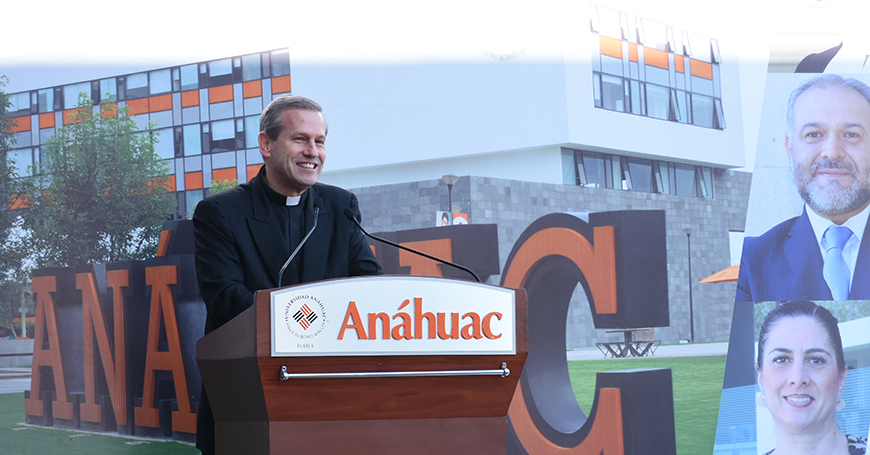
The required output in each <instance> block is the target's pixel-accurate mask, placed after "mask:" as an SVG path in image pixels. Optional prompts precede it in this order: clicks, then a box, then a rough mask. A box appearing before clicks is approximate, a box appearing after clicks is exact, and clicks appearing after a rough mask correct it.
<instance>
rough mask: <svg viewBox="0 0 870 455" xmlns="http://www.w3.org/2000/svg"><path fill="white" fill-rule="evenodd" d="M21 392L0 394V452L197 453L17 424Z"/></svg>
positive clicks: (167, 445)
mask: <svg viewBox="0 0 870 455" xmlns="http://www.w3.org/2000/svg"><path fill="white" fill-rule="evenodd" d="M22 422H24V394H23V393H6V394H0V453H2V454H4V455H30V454H33V455H36V454H39V455H50V454H63V455H93V454H102V455H109V454H111V455H114V454H137V455H145V454H150V455H158V454H163V455H184V454H191V455H192V454H199V450H196V448H194V447H193V446H191V445H187V444H182V443H179V442H174V441H143V440H139V439H129V438H123V437H119V436H117V435H114V436H110V435H102V434H95V433H83V432H77V431H71V430H55V429H52V428H34V427H32V426H20V425H18V424H19V423H22Z"/></svg>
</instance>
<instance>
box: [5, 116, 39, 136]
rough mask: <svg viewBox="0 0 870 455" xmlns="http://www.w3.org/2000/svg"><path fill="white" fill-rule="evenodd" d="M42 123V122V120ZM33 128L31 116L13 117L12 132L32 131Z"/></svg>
mask: <svg viewBox="0 0 870 455" xmlns="http://www.w3.org/2000/svg"><path fill="white" fill-rule="evenodd" d="M40 123H41V122H40ZM30 128H32V124H31V122H30V116H29V115H27V116H24V117H16V118H13V119H12V132H13V133H20V132H22V131H30Z"/></svg>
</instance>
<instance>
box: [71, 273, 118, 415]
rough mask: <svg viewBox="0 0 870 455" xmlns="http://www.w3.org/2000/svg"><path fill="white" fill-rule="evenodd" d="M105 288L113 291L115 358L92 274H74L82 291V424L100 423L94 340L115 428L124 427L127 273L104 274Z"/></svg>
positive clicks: (78, 287) (77, 286)
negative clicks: (84, 422) (110, 402)
mask: <svg viewBox="0 0 870 455" xmlns="http://www.w3.org/2000/svg"><path fill="white" fill-rule="evenodd" d="M106 279H107V284H108V286H109V287H110V288H112V296H113V298H112V302H113V304H112V313H113V315H114V317H113V320H114V331H115V343H114V348H115V349H114V355H112V350H111V348H110V347H109V335H108V333H107V331H106V324H105V322H104V320H103V312H102V309H101V307H100V300H99V296H98V294H97V286H96V283H95V281H94V275H93V274H92V273H79V274H76V288H77V289H81V291H82V311H83V317H82V320H83V326H84V344H85V351H84V357H85V402H84V403H82V406H81V415H82V420H84V421H86V422H94V423H98V422H101V421H102V416H101V413H100V411H101V409H100V405H98V404H97V402H96V399H97V397H96V395H97V394H96V392H95V391H94V386H95V383H96V379H95V378H94V375H95V373H96V363H95V362H94V336H95V335H96V337H97V347H98V348H99V350H100V359H101V360H102V367H103V374H104V375H105V377H106V385H107V386H108V387H109V398H110V399H111V400H112V409H113V410H114V412H115V421H116V422H117V423H118V425H127V374H126V369H127V356H126V349H125V348H126V345H125V344H124V294H123V293H122V291H121V289H122V288H123V287H125V286H129V285H130V274H129V271H128V270H113V271H110V272H107V273H106Z"/></svg>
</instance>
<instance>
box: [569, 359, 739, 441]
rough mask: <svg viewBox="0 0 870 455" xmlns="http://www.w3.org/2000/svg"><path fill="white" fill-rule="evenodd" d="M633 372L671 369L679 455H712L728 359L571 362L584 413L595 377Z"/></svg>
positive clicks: (575, 388)
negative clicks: (598, 373)
mask: <svg viewBox="0 0 870 455" xmlns="http://www.w3.org/2000/svg"><path fill="white" fill-rule="evenodd" d="M633 368H670V369H671V376H672V380H673V389H674V424H675V426H676V437H677V454H678V455H703V454H711V453H713V442H714V441H715V438H716V423H717V420H718V419H719V399H720V396H721V394H722V378H723V376H724V375H725V357H724V356H722V357H675V358H656V357H645V358H641V359H607V360H583V361H572V362H568V372H569V374H570V376H571V384H572V386H573V387H574V394H575V395H576V396H577V402H578V403H579V404H580V408H581V409H583V412H585V413H587V414H588V412H589V410H590V409H592V400H593V399H594V398H595V396H594V395H595V373H597V372H601V371H612V370H629V369H633Z"/></svg>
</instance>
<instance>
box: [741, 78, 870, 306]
mask: <svg viewBox="0 0 870 455" xmlns="http://www.w3.org/2000/svg"><path fill="white" fill-rule="evenodd" d="M785 117H786V123H787V125H786V134H785V138H784V142H783V145H784V149H785V150H784V152H785V155H786V157H787V159H788V168H789V170H790V174H791V178H792V180H793V181H794V185H795V188H796V190H797V193H798V194H799V195H800V197H801V198H802V199H803V203H804V206H803V210H802V213H800V215H798V216H795V217H793V218H790V219H787V220H786V221H783V222H781V223H779V224H777V225H776V226H774V227H772V228H770V229H769V230H767V231H766V232H764V233H763V234H762V235H760V236H758V237H746V238H745V240H744V244H743V254H742V258H741V263H740V274H739V278H738V282H737V295H736V300H737V301H754V302H761V301H773V300H860V299H870V280H868V279H867V277H868V276H870V275H868V273H870V239H867V237H868V236H867V235H866V234H867V219H868V215H870V209H868V205H870V87H868V85H867V84H866V83H864V82H862V81H860V80H857V79H852V78H847V77H842V76H839V75H836V74H825V75H821V76H817V77H814V78H812V79H807V80H804V81H802V83H800V85H799V86H798V87H797V88H795V89H794V90H793V91H792V92H791V95H790V96H789V99H788V104H787V107H786V113H785ZM771 142H775V141H771ZM760 143H763V140H762V141H760ZM763 152H764V150H762V149H761V147H760V148H759V152H758V153H759V154H761V153H763ZM758 170H759V166H758V165H756V175H754V176H753V183H752V185H753V191H756V178H757V177H758ZM762 185H763V184H762ZM765 189H766V190H767V191H766V194H765V195H764V196H763V197H764V198H765V204H770V205H772V206H775V205H777V204H779V203H781V202H777V201H780V200H782V201H784V200H786V199H787V194H786V193H787V192H790V191H793V190H792V189H790V188H787V186H786V185H784V184H782V182H780V185H779V187H774V186H768V187H766V188H765ZM758 200H759V199H758V198H756V203H757V201H758ZM752 203H753V201H752V199H750V216H751V214H752V212H751V209H752ZM772 211H774V212H775V211H776V209H775V208H774V209H772ZM780 219H782V218H780ZM747 224H749V220H747Z"/></svg>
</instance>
